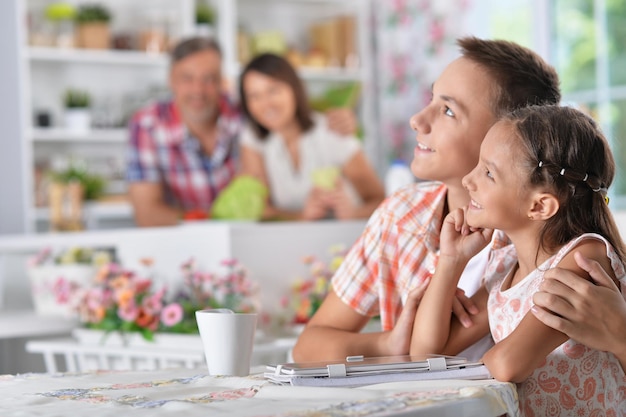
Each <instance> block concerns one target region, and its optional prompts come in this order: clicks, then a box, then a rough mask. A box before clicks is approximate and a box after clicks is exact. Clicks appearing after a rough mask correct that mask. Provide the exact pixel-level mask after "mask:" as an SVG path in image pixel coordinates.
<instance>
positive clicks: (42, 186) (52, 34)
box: [12, 0, 378, 232]
mask: <svg viewBox="0 0 626 417" xmlns="http://www.w3.org/2000/svg"><path fill="white" fill-rule="evenodd" d="M12 1H15V2H17V3H16V4H17V12H18V13H17V14H18V16H19V18H18V19H19V22H18V23H19V24H18V31H19V32H20V33H18V36H17V39H18V42H19V46H18V50H19V53H18V55H19V60H20V62H19V66H20V71H19V74H20V78H21V79H20V80H19V81H20V86H21V94H22V100H21V106H22V115H23V117H22V121H21V128H20V131H21V138H20V140H21V146H22V151H23V152H22V154H23V157H22V161H23V162H22V165H23V167H22V170H21V171H22V172H21V173H20V174H21V177H22V182H23V184H24V187H26V193H25V198H24V205H25V207H24V213H25V215H26V229H27V230H25V231H26V232H33V231H46V230H48V228H49V226H48V218H49V214H48V210H47V208H46V204H47V196H46V189H47V187H46V181H47V176H46V172H48V171H50V170H55V169H56V170H58V169H62V168H63V167H65V166H67V165H68V164H70V163H74V164H78V165H81V164H82V165H84V166H86V167H88V169H89V171H91V172H93V173H96V174H99V175H103V176H105V177H106V178H107V188H106V194H107V195H108V196H109V198H108V199H109V200H114V202H107V201H95V202H90V203H89V204H88V205H87V208H86V210H85V215H86V216H88V217H89V218H88V219H86V221H85V222H86V224H87V225H89V226H91V227H106V226H103V225H106V224H110V223H107V221H106V220H107V219H112V220H113V223H112V224H115V223H116V222H118V223H121V224H122V225H128V224H132V212H131V210H130V207H129V205H128V203H127V202H125V200H124V198H122V197H121V196H123V195H124V193H125V190H126V187H125V184H124V153H125V143H126V140H127V131H126V123H127V122H128V119H129V117H130V115H131V114H132V113H133V112H134V111H135V110H136V109H138V108H139V107H141V106H143V105H145V104H147V103H148V102H150V101H152V100H154V99H158V98H161V97H165V96H167V94H168V91H167V85H166V82H167V73H168V57H167V55H166V53H165V52H163V51H162V49H165V47H164V45H165V44H164V43H163V42H162V38H159V37H155V36H156V35H155V34H154V33H155V31H157V32H158V33H159V34H160V35H159V36H163V37H164V38H165V39H166V40H167V41H168V42H170V43H173V42H175V41H176V40H178V39H180V38H181V37H185V36H189V35H192V34H198V33H206V32H204V31H203V30H204V29H200V27H199V26H197V25H196V20H195V10H196V6H197V3H196V1H198V2H200V1H201V0H134V1H132V2H130V1H126V0H101V1H100V2H99V4H101V5H103V6H105V7H106V8H107V9H108V10H109V11H110V14H111V16H112V18H111V20H110V23H109V24H110V28H109V31H110V34H111V42H110V44H111V46H112V47H111V48H110V49H83V48H79V47H77V46H76V45H74V46H71V44H72V41H69V45H68V41H67V39H64V38H62V35H58V34H59V33H61V34H62V33H63V30H65V31H66V32H67V31H68V30H69V31H70V33H71V28H70V29H67V28H65V29H63V28H61V27H60V26H59V25H56V26H54V25H52V24H51V23H50V21H49V20H48V19H46V18H45V17H44V14H45V9H46V7H47V6H48V5H50V4H51V3H52V2H51V1H45V0H12ZM67 2H68V3H70V4H72V5H74V6H76V7H78V6H80V5H83V4H93V2H89V1H86V0H84V1H83V0H72V1H67ZM206 3H207V4H209V6H210V7H211V8H212V9H213V10H214V12H215V15H216V22H215V24H214V26H213V29H212V31H211V33H212V34H213V35H214V36H215V37H216V38H217V39H218V41H219V43H220V45H221V47H222V52H223V61H224V63H223V70H224V74H225V75H226V77H227V79H228V80H229V85H230V87H231V89H232V90H233V93H234V92H235V91H236V88H235V87H236V83H237V76H238V73H239V71H240V69H241V67H242V62H240V58H244V59H245V57H246V56H247V55H246V53H248V54H249V53H253V52H254V50H253V48H251V45H250V43H248V44H244V43H242V40H243V39H248V41H253V40H258V37H259V34H260V36H261V38H262V37H263V36H268V35H269V36H270V37H271V36H272V34H274V35H273V36H277V37H278V38H282V39H283V40H284V42H285V44H286V45H287V46H288V47H289V48H290V49H289V53H290V54H293V53H296V52H297V53H299V54H301V56H305V55H306V54H308V53H309V52H311V51H312V53H313V54H318V57H319V53H320V51H319V49H320V47H319V45H317V44H316V45H313V44H312V40H311V39H312V38H313V37H314V36H313V35H312V34H313V33H314V32H315V30H316V29H315V27H316V26H317V27H318V29H319V27H322V26H325V25H326V26H328V25H329V22H330V23H332V22H336V21H337V20H338V19H348V27H349V28H350V29H349V30H348V32H349V33H348V35H344V36H348V39H349V43H350V48H351V49H349V51H348V52H345V50H344V55H349V57H350V59H349V62H347V63H346V62H341V63H340V62H331V61H330V60H328V59H327V61H326V64H325V65H320V62H319V61H318V62H314V61H308V62H312V63H313V64H314V65H307V64H306V63H303V65H300V66H298V70H299V73H300V74H301V76H302V78H303V79H304V80H305V81H306V83H307V86H308V88H309V91H310V94H311V95H312V96H315V95H319V94H322V92H324V91H326V90H328V89H329V88H333V87H336V86H342V85H346V83H358V84H359V86H360V100H359V102H358V106H357V114H358V117H359V120H360V121H361V123H362V131H363V137H364V145H365V150H366V152H367V154H368V155H369V156H370V158H372V160H373V163H374V164H375V165H376V164H377V162H378V161H377V160H376V155H377V152H376V140H375V134H374V132H376V129H377V126H376V124H375V117H374V110H373V109H374V105H373V102H372V101H373V85H372V84H373V83H372V73H373V65H372V63H371V61H370V59H371V53H370V42H369V38H368V33H369V31H368V27H367V24H368V21H369V18H370V6H369V4H370V2H369V0H344V1H341V0H266V1H259V0H207V1H206ZM324 33H325V34H323V35H321V36H322V38H323V37H324V36H326V39H325V42H326V44H331V45H332V43H333V38H332V33H333V32H332V31H330V32H328V31H327V32H324ZM329 34H330V35H329ZM148 36H152V37H153V38H150V39H152V40H154V41H155V42H156V45H157V47H156V48H152V47H150V46H149V45H152V43H150V41H148V40H146V39H148V38H147V37H148ZM328 36H331V38H330V39H328ZM246 37H247V38H246ZM60 38H61V39H60ZM159 42H161V43H159ZM159 45H160V46H159ZM113 47H117V48H129V47H132V49H114V48H113ZM141 48H143V49H141ZM248 48H251V49H248ZM69 89H75V90H79V91H84V92H87V93H88V94H89V96H90V98H91V111H90V113H91V123H90V126H91V127H90V128H89V129H86V130H73V129H70V128H68V127H67V125H66V122H65V113H66V112H65V109H64V103H63V100H64V95H65V94H66V92H67V91H68V90H69ZM111 196H119V198H112V197H111ZM104 200H107V198H105V199H104Z"/></svg>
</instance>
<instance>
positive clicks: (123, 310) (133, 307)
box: [117, 301, 139, 322]
mask: <svg viewBox="0 0 626 417" xmlns="http://www.w3.org/2000/svg"><path fill="white" fill-rule="evenodd" d="M117 316H118V317H119V318H121V319H122V320H124V321H129V322H133V321H135V320H137V317H138V316H139V308H138V307H137V304H135V303H134V301H133V302H130V303H128V304H126V305H125V306H124V307H121V306H120V308H118V309H117Z"/></svg>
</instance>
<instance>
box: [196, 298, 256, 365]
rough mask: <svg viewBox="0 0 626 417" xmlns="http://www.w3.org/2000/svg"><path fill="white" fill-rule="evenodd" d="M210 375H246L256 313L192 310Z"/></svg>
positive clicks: (225, 310)
mask: <svg viewBox="0 0 626 417" xmlns="http://www.w3.org/2000/svg"><path fill="white" fill-rule="evenodd" d="M196 321H197V323H198V330H199V331H200V337H201V338H202V345H203V346H204V356H205V358H206V363H207V366H208V368H209V374H210V375H233V376H247V375H249V374H250V359H251V357H252V347H253V345H254V333H255V331H256V323H257V314H256V313H234V312H233V311H232V310H229V309H226V308H217V309H208V310H198V311H196Z"/></svg>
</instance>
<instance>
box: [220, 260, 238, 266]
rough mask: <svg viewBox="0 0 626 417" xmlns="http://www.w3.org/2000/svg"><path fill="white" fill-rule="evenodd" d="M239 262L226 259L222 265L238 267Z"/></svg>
mask: <svg viewBox="0 0 626 417" xmlns="http://www.w3.org/2000/svg"><path fill="white" fill-rule="evenodd" d="M237 263H238V262H237V260H236V259H224V260H223V261H222V265H224V266H229V267H234V266H237Z"/></svg>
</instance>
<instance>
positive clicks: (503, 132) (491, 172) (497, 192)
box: [463, 122, 534, 233]
mask: <svg viewBox="0 0 626 417" xmlns="http://www.w3.org/2000/svg"><path fill="white" fill-rule="evenodd" d="M520 140H521V139H520V138H519V137H517V135H516V134H515V132H514V127H513V126H512V125H511V123H510V122H498V123H496V124H495V125H494V126H493V127H492V128H491V129H489V132H488V133H487V136H486V137H485V139H484V140H483V143H482V145H481V147H480V157H479V161H478V165H476V167H475V168H474V169H473V170H472V172H470V173H469V174H467V175H466V176H465V177H464V178H463V186H464V187H465V188H466V189H467V191H469V194H470V199H471V200H470V204H469V207H468V210H467V222H468V223H469V225H470V226H474V227H485V228H494V229H500V230H502V231H504V232H508V233H510V232H512V231H514V230H516V229H519V228H521V227H523V226H526V225H528V222H529V219H528V213H529V208H530V207H531V206H532V200H531V199H532V196H533V195H534V193H533V190H532V189H531V188H530V186H529V183H528V178H529V175H530V173H528V172H526V171H527V169H526V168H524V167H523V166H522V164H520V163H519V158H520V156H521V155H523V151H522V147H521V144H520Z"/></svg>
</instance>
